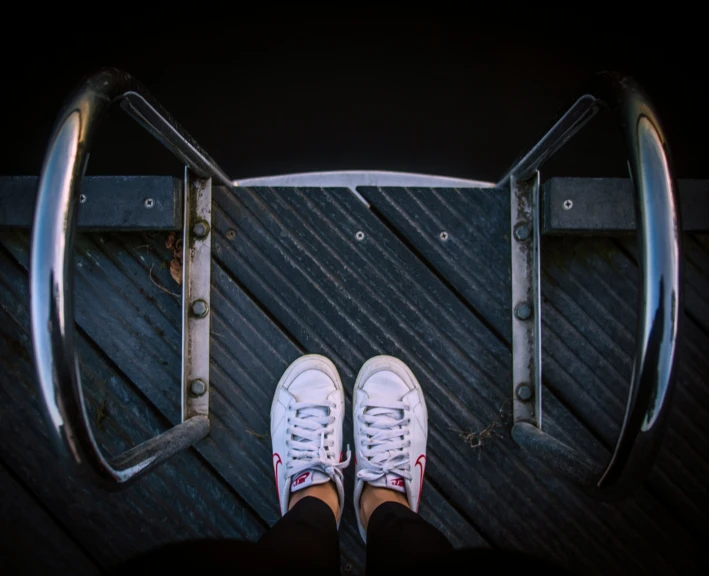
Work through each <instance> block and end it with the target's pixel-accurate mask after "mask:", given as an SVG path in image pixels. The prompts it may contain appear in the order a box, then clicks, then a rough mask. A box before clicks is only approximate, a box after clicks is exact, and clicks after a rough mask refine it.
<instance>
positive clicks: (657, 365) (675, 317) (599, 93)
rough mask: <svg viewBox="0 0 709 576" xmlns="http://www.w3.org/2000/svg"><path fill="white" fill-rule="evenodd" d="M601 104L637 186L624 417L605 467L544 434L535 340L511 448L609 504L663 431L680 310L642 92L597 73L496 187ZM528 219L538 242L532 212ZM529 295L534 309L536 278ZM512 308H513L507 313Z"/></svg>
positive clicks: (668, 214) (661, 148) (524, 176)
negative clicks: (529, 395)
mask: <svg viewBox="0 0 709 576" xmlns="http://www.w3.org/2000/svg"><path fill="white" fill-rule="evenodd" d="M601 105H602V106H606V107H608V108H609V109H610V110H611V111H612V112H614V114H615V116H616V119H617V121H618V124H619V126H620V128H621V131H622V132H623V134H624V137H625V142H626V145H627V151H628V160H629V168H630V175H631V178H632V181H633V184H634V188H635V213H636V220H637V222H638V240H639V247H640V252H639V265H640V272H641V277H642V285H641V290H640V299H639V303H638V322H637V331H636V349H635V359H634V364H633V373H632V378H631V381H630V392H629V395H628V402H627V407H626V412H625V419H624V421H623V426H622V429H621V431H620V435H619V437H618V441H617V444H616V447H615V451H614V452H613V455H612V457H611V459H610V462H609V463H608V465H607V466H605V467H604V466H601V465H600V464H599V463H596V462H589V461H588V460H586V459H585V458H584V457H582V456H581V455H580V454H578V453H577V452H576V451H574V450H573V449H572V448H570V447H569V446H567V445H565V444H563V443H561V442H559V441H558V440H556V439H554V438H553V437H551V436H549V435H548V434H546V433H544V432H542V430H541V353H540V350H541V346H540V345H538V344H539V343H538V342H537V346H534V347H533V348H534V350H535V351H534V352H532V356H533V358H534V361H535V365H536V369H535V371H536V372H537V374H536V375H535V376H536V377H535V376H533V377H532V378H531V379H532V380H534V385H535V390H534V393H535V394H534V402H535V405H536V412H535V410H528V411H527V412H525V411H524V410H519V411H515V423H514V426H513V429H512V435H513V437H514V439H515V440H516V441H517V443H518V444H520V445H521V446H522V447H526V448H528V449H530V450H532V451H534V453H535V454H536V455H537V456H539V457H540V458H541V459H542V460H543V461H544V462H546V463H547V464H548V465H549V466H550V467H552V468H553V469H555V470H557V471H559V472H561V473H562V474H564V475H565V476H567V477H569V478H571V479H572V480H574V481H575V482H577V483H581V484H583V485H586V486H589V487H593V488H594V489H595V490H596V491H597V492H598V493H599V494H600V495H608V496H614V495H622V494H624V493H627V492H628V491H630V490H632V489H633V488H634V487H636V486H637V485H638V483H639V482H640V481H641V480H642V479H643V478H644V477H645V476H646V475H647V473H648V472H649V469H650V467H651V466H652V464H653V462H654V458H655V455H656V453H657V451H658V448H659V445H660V441H661V438H662V435H663V432H664V428H665V421H666V416H667V412H668V407H669V402H670V397H671V393H672V389H673V384H674V377H675V371H676V362H677V352H678V334H679V332H678V325H679V319H680V314H681V310H682V306H681V300H680V296H681V286H680V276H681V275H680V262H681V252H680V234H681V229H682V228H681V225H680V221H679V218H680V216H679V207H678V203H677V186H676V182H675V179H674V176H673V173H672V168H671V163H670V156H669V151H668V146H667V141H666V139H665V136H664V133H663V131H662V128H661V126H660V123H659V120H658V118H657V114H656V113H655V110H654V108H653V106H652V104H651V103H650V101H649V99H648V98H647V96H646V95H645V93H644V92H643V90H642V89H641V88H640V86H639V85H638V84H637V83H636V82H635V81H633V80H632V79H631V78H629V77H624V76H620V75H618V74H612V73H604V74H600V75H599V76H598V77H597V82H596V85H595V89H594V90H593V92H592V93H591V94H586V95H584V96H582V97H581V98H580V99H579V100H577V102H576V103H575V104H574V105H573V106H572V108H571V109H570V110H569V111H568V112H567V113H566V114H564V116H562V118H561V119H560V120H559V121H558V122H557V123H556V124H555V125H554V126H553V128H552V129H551V130H550V131H549V132H548V133H547V134H546V135H545V136H544V138H542V140H541V141H540V142H539V144H537V145H536V146H535V147H534V148H533V149H532V150H531V151H530V152H529V153H528V154H527V155H526V156H525V157H524V158H523V159H522V160H521V161H520V162H519V163H518V164H517V165H516V166H515V167H514V168H513V169H512V170H511V171H510V172H509V173H508V174H507V175H506V176H505V178H503V181H502V183H506V182H507V181H508V180H509V182H510V184H511V185H512V186H515V185H517V183H519V182H523V181H529V180H530V179H532V178H534V177H535V176H537V171H538V169H539V167H540V166H541V165H542V164H543V163H544V162H545V161H546V160H547V159H548V158H549V157H550V156H551V155H552V154H553V153H554V152H555V151H556V150H558V149H559V148H560V147H561V145H563V144H564V143H565V142H566V141H568V140H569V139H570V138H571V136H573V134H575V133H576V131H578V130H579V129H580V128H581V127H582V126H583V125H584V124H585V123H586V122H587V121H588V120H589V119H590V118H591V117H593V115H594V114H595V113H596V111H597V110H598V109H599V106H601ZM536 179H538V178H536ZM532 188H533V186H532ZM534 217H535V218H536V224H537V225H536V226H535V229H536V234H537V235H538V231H539V226H538V224H539V222H538V219H539V214H538V208H537V210H536V211H535V216H534ZM537 237H538V236H537ZM513 242H514V240H513ZM513 251H514V245H513ZM536 266H538V262H537V264H536ZM513 276H514V270H513ZM514 281H515V280H514V278H513V283H514ZM533 288H534V291H536V295H537V298H535V300H536V301H538V295H539V283H538V275H537V279H536V280H535V283H534V286H533ZM515 305H516V303H515V302H513V307H514V306H515ZM540 313H541V310H539V307H538V305H537V306H535V310H534V314H533V316H534V318H533V321H534V322H535V323H536V324H537V326H540ZM519 322H520V320H519V319H518V318H514V317H513V332H514V330H515V329H519V326H518V325H517V324H516V323H519ZM514 352H515V351H514V350H513V355H514ZM513 392H516V391H513ZM518 395H519V394H518ZM515 401H516V402H518V399H517V398H516V399H515Z"/></svg>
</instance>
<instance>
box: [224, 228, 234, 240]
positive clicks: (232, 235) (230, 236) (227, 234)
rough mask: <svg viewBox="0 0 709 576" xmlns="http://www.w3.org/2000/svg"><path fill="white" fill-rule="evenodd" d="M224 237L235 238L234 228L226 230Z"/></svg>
mask: <svg viewBox="0 0 709 576" xmlns="http://www.w3.org/2000/svg"><path fill="white" fill-rule="evenodd" d="M226 237H227V240H233V239H234V238H236V230H227V231H226Z"/></svg>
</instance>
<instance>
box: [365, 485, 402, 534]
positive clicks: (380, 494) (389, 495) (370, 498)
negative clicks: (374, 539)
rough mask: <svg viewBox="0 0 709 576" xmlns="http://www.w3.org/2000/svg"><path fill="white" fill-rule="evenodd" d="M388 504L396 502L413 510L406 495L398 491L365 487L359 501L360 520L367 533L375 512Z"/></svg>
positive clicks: (370, 486)
mask: <svg viewBox="0 0 709 576" xmlns="http://www.w3.org/2000/svg"><path fill="white" fill-rule="evenodd" d="M387 502H396V503H397V504H403V505H404V506H406V507H407V508H411V506H409V501H408V499H407V498H406V494H403V493H401V492H397V491H396V490H390V489H389V488H381V487H379V486H372V485H371V484H368V483H366V484H365V485H364V488H362V495H361V496H360V499H359V520H360V522H361V523H362V528H364V529H365V531H366V530H367V525H368V524H369V519H370V517H371V516H372V514H373V513H374V511H375V510H376V509H377V508H379V506H381V505H382V504H386V503H387Z"/></svg>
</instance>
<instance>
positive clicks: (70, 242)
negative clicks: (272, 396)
mask: <svg viewBox="0 0 709 576" xmlns="http://www.w3.org/2000/svg"><path fill="white" fill-rule="evenodd" d="M116 103H120V104H121V106H122V108H123V109H124V110H125V111H126V112H128V114H130V115H131V116H133V118H134V119H136V120H137V121H138V122H139V123H141V124H142V125H143V127H145V128H146V129H147V130H148V131H149V132H150V133H151V134H153V135H154V136H155V137H156V138H157V139H158V140H159V141H160V142H162V143H163V144H164V145H166V146H167V147H168V148H169V149H170V150H171V151H172V152H173V153H174V154H175V155H176V156H177V157H178V158H180V159H181V160H182V161H184V162H185V164H186V165H187V167H188V168H187V171H186V174H187V176H186V180H187V186H185V201H184V210H185V216H184V222H185V226H184V234H185V241H184V244H183V245H184V250H185V254H184V258H183V274H184V277H183V280H184V281H183V299H184V310H183V329H184V331H185V332H184V334H183V351H184V352H185V355H184V359H183V370H182V372H183V385H182V397H183V402H182V406H183V410H182V412H183V414H182V422H181V423H180V424H177V425H176V426H174V427H173V428H171V429H169V430H168V431H167V432H164V433H163V434H160V435H159V436H157V437H155V438H151V439H150V440H148V441H146V442H144V443H142V444H140V445H139V446H136V447H135V448H133V449H132V450H129V451H128V452H126V453H124V454H121V455H119V456H116V457H114V458H107V457H106V456H105V455H104V454H103V453H102V452H101V449H100V448H99V446H98V444H97V443H96V440H95V439H94V436H93V432H92V431H91V427H90V425H89V419H88V418H87V414H86V407H85V403H84V396H83V391H82V386H81V376H80V374H79V368H78V366H79V362H78V359H77V357H76V347H75V326H74V307H73V293H74V290H73V288H74V268H73V247H74V237H75V233H76V217H75V214H76V205H77V204H78V203H79V202H80V199H81V196H80V193H81V185H82V181H83V177H84V173H85V172H86V164H87V162H88V159H89V152H90V148H91V143H92V142H93V139H94V137H95V134H96V131H97V127H98V126H99V124H100V121H101V119H102V118H103V117H104V116H105V114H106V112H107V111H108V109H109V108H110V107H111V106H112V105H114V104H116ZM212 178H215V179H216V180H218V181H219V182H221V183H222V184H225V185H226V186H228V187H230V188H231V187H232V183H231V180H230V179H229V178H228V177H227V176H226V174H224V172H222V170H221V169H220V168H219V167H218V166H217V165H216V163H215V162H214V161H213V160H212V159H211V158H210V157H209V156H208V155H207V154H206V153H205V152H204V151H203V150H202V149H201V148H200V147H199V146H198V145H197V143H196V142H195V141H194V140H193V139H192V138H191V137H190V136H189V135H188V134H187V133H186V132H185V131H184V130H183V129H182V128H181V127H180V126H179V125H178V124H177V123H176V122H175V121H174V120H173V119H172V118H171V117H170V116H169V115H168V114H167V112H165V111H164V110H163V109H162V107H161V106H160V105H159V104H158V103H157V102H155V100H153V99H152V97H151V96H150V95H149V94H148V92H147V91H146V90H145V89H144V88H143V87H142V86H141V85H140V84H138V83H137V82H136V81H135V80H133V79H132V78H131V77H130V76H129V75H128V74H125V73H123V72H121V71H119V70H113V69H108V70H103V71H101V72H99V73H97V74H95V75H94V76H91V77H89V78H88V79H87V80H86V81H85V82H84V83H83V84H82V85H81V86H80V88H79V89H78V90H77V92H76V93H75V94H74V95H73V97H72V98H70V99H69V101H68V102H67V104H66V105H65V107H64V109H63V110H62V111H61V112H60V114H59V117H58V119H57V124H56V126H55V128H54V132H53V134H52V137H51V139H50V141H49V145H48V148H47V152H46V154H45V158H44V162H43V165H42V172H41V175H40V178H39V192H38V194H37V202H36V206H35V215H34V221H33V225H32V245H31V255H30V310H31V323H32V343H33V348H34V359H35V368H36V370H37V376H38V381H39V392H40V397H41V398H42V401H43V406H44V410H45V413H46V419H47V423H48V425H49V427H50V437H51V439H52V440H53V441H54V442H55V444H56V445H57V447H58V450H59V452H60V454H61V455H62V456H63V457H64V458H66V459H67V460H69V461H72V462H74V463H76V464H79V465H81V466H85V467H87V468H88V469H90V470H91V471H92V472H94V474H95V476H96V477H97V478H98V479H100V480H102V481H104V482H105V484H106V485H107V486H108V487H117V486H122V485H126V484H127V483H128V482H129V481H131V480H134V479H136V478H138V477H139V476H140V475H141V474H145V473H146V472H148V471H149V470H152V469H154V468H155V467H156V466H157V465H158V464H159V463H161V462H164V461H165V460H166V459H167V458H169V457H170V456H172V455H173V454H175V453H177V452H179V451H180V450H184V449H185V448H188V447H189V446H191V445H192V444H194V443H195V442H197V441H198V440H200V439H201V438H204V437H205V436H206V435H207V434H208V433H209V418H208V416H207V415H208V411H209V395H208V390H209V389H208V387H209V286H210V274H209V272H210V247H211V234H210V227H211V226H210V222H211V185H212V184H211V183H212V180H211V179H212ZM188 306H189V309H188Z"/></svg>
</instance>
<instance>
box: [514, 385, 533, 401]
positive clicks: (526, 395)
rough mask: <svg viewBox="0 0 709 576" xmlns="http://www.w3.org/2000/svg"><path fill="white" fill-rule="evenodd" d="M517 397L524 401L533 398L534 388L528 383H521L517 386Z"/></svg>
mask: <svg viewBox="0 0 709 576" xmlns="http://www.w3.org/2000/svg"><path fill="white" fill-rule="evenodd" d="M517 398H519V399H520V400H522V401H523V402H527V400H531V398H532V388H531V387H530V386H529V385H528V384H521V385H520V386H518V387H517Z"/></svg>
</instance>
